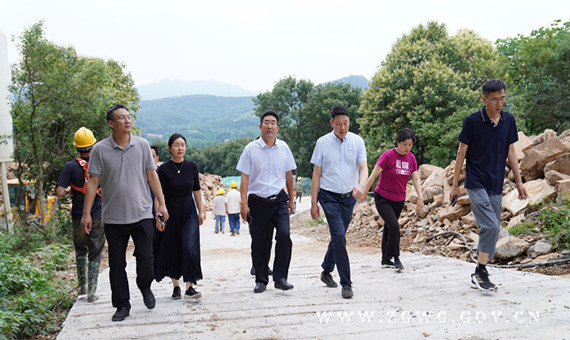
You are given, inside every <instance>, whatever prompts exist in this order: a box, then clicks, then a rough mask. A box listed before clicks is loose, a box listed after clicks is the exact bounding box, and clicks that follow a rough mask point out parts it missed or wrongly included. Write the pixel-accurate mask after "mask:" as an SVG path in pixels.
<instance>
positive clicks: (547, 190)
mask: <svg viewBox="0 0 570 340" xmlns="http://www.w3.org/2000/svg"><path fill="white" fill-rule="evenodd" d="M524 187H525V189H526V192H527V194H528V198H527V199H524V200H519V199H518V197H519V191H518V190H516V189H515V190H513V191H511V192H509V193H508V194H506V195H505V196H503V199H502V204H503V208H504V209H507V210H508V211H510V212H511V213H513V215H516V214H517V213H518V212H519V211H521V210H523V209H524V208H526V207H527V206H529V205H533V204H537V203H540V202H541V201H542V200H543V199H545V198H547V197H549V196H554V195H555V194H556V191H555V190H554V187H553V186H552V185H550V184H549V183H548V182H547V181H546V180H545V179H537V180H534V181H530V182H526V183H525V184H524Z"/></svg>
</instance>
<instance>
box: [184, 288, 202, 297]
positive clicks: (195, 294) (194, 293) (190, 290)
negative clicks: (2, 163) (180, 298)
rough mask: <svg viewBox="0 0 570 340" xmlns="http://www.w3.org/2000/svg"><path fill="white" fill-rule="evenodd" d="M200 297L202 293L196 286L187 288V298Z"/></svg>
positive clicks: (185, 294) (185, 295)
mask: <svg viewBox="0 0 570 340" xmlns="http://www.w3.org/2000/svg"><path fill="white" fill-rule="evenodd" d="M200 297H202V294H201V293H200V292H197V291H196V289H194V287H190V288H188V289H187V290H186V293H184V298H185V299H199V298H200Z"/></svg>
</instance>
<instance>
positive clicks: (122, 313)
mask: <svg viewBox="0 0 570 340" xmlns="http://www.w3.org/2000/svg"><path fill="white" fill-rule="evenodd" d="M127 316H129V308H128V307H119V308H117V311H116V312H115V314H113V318H112V319H111V320H113V321H123V320H125V318H126V317H127Z"/></svg>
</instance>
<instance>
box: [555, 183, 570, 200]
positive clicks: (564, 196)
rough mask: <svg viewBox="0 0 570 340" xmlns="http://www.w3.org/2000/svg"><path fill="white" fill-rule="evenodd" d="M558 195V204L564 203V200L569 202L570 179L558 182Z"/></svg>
mask: <svg viewBox="0 0 570 340" xmlns="http://www.w3.org/2000/svg"><path fill="white" fill-rule="evenodd" d="M557 187H558V194H557V197H556V202H557V203H558V204H562V203H564V201H565V200H570V179H564V180H562V181H559V182H558V185H557Z"/></svg>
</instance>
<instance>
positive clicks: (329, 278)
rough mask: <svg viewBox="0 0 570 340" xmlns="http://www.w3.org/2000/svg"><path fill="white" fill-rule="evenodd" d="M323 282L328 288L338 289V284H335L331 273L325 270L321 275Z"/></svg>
mask: <svg viewBox="0 0 570 340" xmlns="http://www.w3.org/2000/svg"><path fill="white" fill-rule="evenodd" d="M321 281H323V282H324V283H325V284H326V285H327V287H330V288H335V287H338V284H337V283H336V282H334V280H333V278H332V275H331V273H329V272H325V271H324V270H323V272H322V273H321Z"/></svg>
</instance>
